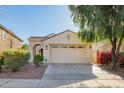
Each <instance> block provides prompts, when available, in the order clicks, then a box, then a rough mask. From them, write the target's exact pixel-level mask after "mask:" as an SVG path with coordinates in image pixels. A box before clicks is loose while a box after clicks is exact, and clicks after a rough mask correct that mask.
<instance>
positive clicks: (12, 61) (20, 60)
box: [3, 50, 30, 71]
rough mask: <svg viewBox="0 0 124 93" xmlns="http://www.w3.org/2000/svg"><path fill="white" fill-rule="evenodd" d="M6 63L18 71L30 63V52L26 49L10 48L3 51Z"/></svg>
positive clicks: (8, 66)
mask: <svg viewBox="0 0 124 93" xmlns="http://www.w3.org/2000/svg"><path fill="white" fill-rule="evenodd" d="M3 55H4V65H5V66H6V67H7V68H9V69H11V70H12V71H18V70H19V69H20V68H21V67H22V66H24V65H25V64H27V63H28V60H29V57H30V56H29V53H28V52H27V51H24V50H8V51H5V52H3Z"/></svg>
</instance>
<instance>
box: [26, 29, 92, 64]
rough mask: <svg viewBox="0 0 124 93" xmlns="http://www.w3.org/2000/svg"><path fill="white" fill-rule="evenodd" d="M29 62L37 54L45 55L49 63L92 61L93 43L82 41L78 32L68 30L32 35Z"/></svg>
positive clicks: (45, 60)
mask: <svg viewBox="0 0 124 93" xmlns="http://www.w3.org/2000/svg"><path fill="white" fill-rule="evenodd" d="M28 40H29V51H30V54H31V57H30V60H29V62H33V57H34V56H35V55H37V54H40V55H43V56H44V62H47V63H90V62H91V54H92V53H91V52H92V51H91V45H90V44H88V43H82V42H81V41H80V39H79V38H78V35H77V33H75V32H73V31H71V30H66V31H64V32H61V33H58V34H53V33H52V34H49V35H47V36H45V37H30V38H29V39H28Z"/></svg>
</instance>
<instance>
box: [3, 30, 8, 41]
mask: <svg viewBox="0 0 124 93" xmlns="http://www.w3.org/2000/svg"><path fill="white" fill-rule="evenodd" d="M2 38H3V40H6V39H7V33H6V32H5V31H3V37H2Z"/></svg>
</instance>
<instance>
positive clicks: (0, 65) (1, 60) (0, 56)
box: [0, 53, 4, 72]
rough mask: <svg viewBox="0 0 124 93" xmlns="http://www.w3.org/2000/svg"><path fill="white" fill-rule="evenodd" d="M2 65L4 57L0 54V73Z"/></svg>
mask: <svg viewBox="0 0 124 93" xmlns="http://www.w3.org/2000/svg"><path fill="white" fill-rule="evenodd" d="M3 64H4V57H3V55H2V53H0V72H1V70H2V65H3Z"/></svg>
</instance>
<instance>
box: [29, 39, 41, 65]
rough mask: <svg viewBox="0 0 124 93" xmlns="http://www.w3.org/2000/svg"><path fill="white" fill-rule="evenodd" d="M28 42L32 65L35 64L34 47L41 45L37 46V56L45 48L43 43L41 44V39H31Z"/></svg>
mask: <svg viewBox="0 0 124 93" xmlns="http://www.w3.org/2000/svg"><path fill="white" fill-rule="evenodd" d="M28 42H29V52H30V59H29V62H30V63H32V62H33V57H34V54H33V47H34V46H35V45H37V44H39V45H38V46H36V54H38V50H39V49H41V48H43V42H41V39H32V38H29V39H28Z"/></svg>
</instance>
